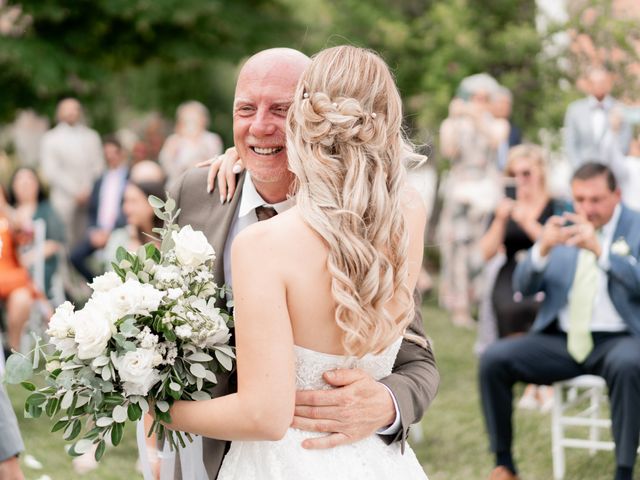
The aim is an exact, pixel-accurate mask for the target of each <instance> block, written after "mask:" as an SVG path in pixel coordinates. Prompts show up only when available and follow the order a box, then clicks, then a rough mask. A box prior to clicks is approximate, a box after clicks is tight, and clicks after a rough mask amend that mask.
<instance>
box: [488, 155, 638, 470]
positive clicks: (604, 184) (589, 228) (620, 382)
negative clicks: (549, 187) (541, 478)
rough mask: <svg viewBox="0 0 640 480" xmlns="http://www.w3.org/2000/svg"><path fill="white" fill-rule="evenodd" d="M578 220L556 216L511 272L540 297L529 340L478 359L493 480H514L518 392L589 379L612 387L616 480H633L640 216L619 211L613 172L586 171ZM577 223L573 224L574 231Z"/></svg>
mask: <svg viewBox="0 0 640 480" xmlns="http://www.w3.org/2000/svg"><path fill="white" fill-rule="evenodd" d="M571 188H572V192H573V199H574V206H575V209H576V213H575V214H565V215H564V216H563V217H558V216H554V217H551V218H550V219H549V220H548V221H547V223H546V224H545V226H544V229H543V233H542V235H541V237H540V239H539V240H538V241H537V242H536V243H535V244H534V246H533V247H532V248H531V249H530V251H529V253H528V255H527V256H526V258H525V259H524V260H523V261H522V262H521V263H520V264H519V265H518V266H517V268H516V271H515V273H514V290H516V291H520V292H522V293H523V294H524V295H532V294H535V293H536V292H539V291H543V292H544V293H545V299H544V302H543V303H542V306H541V308H540V311H539V312H538V316H537V318H536V320H535V322H534V324H533V326H532V328H531V331H530V332H529V334H528V335H524V336H521V337H517V338H507V339H503V340H500V341H498V342H496V343H494V344H493V345H492V346H491V347H489V348H488V349H487V350H486V351H485V353H484V355H483V356H482V358H481V360H480V389H481V395H482V407H483V411H484V417H485V421H486V424H487V430H488V432H489V438H490V443H491V450H492V451H493V452H494V453H495V455H496V468H495V470H494V471H493V472H492V476H491V477H490V479H492V480H498V479H500V480H513V479H516V478H518V477H517V476H516V468H515V465H514V462H513V458H512V456H511V443H512V428H511V415H512V401H513V392H512V387H513V385H514V384H515V383H516V382H518V381H521V382H526V383H534V384H539V385H548V384H551V383H553V382H556V381H559V380H565V379H568V378H572V377H576V376H578V375H583V374H593V375H599V376H601V377H603V378H604V379H605V381H606V382H607V386H608V387H609V396H610V399H611V414H612V430H613V438H614V440H615V444H616V465H617V468H616V474H615V479H616V480H631V479H632V477H633V467H634V464H635V459H636V452H637V449H638V438H639V436H640V410H639V409H638V405H640V314H639V312H640V262H639V260H640V213H638V212H635V211H633V210H631V209H629V208H627V207H625V206H624V205H622V204H621V203H620V190H619V189H618V188H617V186H616V180H615V177H614V175H613V173H612V171H611V169H609V168H608V167H606V166H605V165H602V164H598V163H586V164H584V165H583V166H581V167H580V168H578V170H576V172H575V173H574V176H573V180H572V182H571ZM568 222H571V223H568Z"/></svg>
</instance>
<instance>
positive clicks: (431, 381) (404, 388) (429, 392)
mask: <svg viewBox="0 0 640 480" xmlns="http://www.w3.org/2000/svg"><path fill="white" fill-rule="evenodd" d="M414 300H415V305H416V308H415V317H414V319H413V322H411V325H409V328H408V333H409V334H410V335H412V336H415V337H417V338H419V339H422V340H423V341H425V342H426V346H424V347H423V346H422V345H419V344H418V343H416V342H415V341H413V340H410V339H406V338H405V339H403V340H402V345H401V346H400V351H399V352H398V356H397V357H396V363H395V364H394V366H393V373H392V374H391V375H389V376H388V377H386V378H383V379H382V380H380V382H381V383H383V384H384V385H386V386H387V387H388V388H389V390H391V392H392V394H393V396H394V398H395V400H396V403H397V405H398V410H399V412H398V413H399V415H400V429H399V430H398V432H397V433H396V434H395V435H382V438H383V439H384V440H385V441H387V442H388V443H391V442H392V441H396V440H400V441H404V440H406V438H407V435H408V434H409V427H410V426H411V424H413V423H417V422H418V421H420V419H421V418H422V415H424V412H425V410H426V409H427V408H428V407H429V405H431V402H433V399H434V398H435V396H436V393H437V392H438V385H439V384H440V373H439V372H438V368H437V366H436V361H435V357H434V354H433V349H432V346H431V342H430V340H429V339H427V338H426V336H425V332H424V324H423V321H422V297H421V295H420V294H419V293H418V291H417V290H416V291H415V293H414Z"/></svg>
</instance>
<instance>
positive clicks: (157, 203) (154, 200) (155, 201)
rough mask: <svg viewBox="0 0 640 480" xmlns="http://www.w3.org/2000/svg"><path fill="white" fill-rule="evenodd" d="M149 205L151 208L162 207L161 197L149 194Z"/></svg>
mask: <svg viewBox="0 0 640 480" xmlns="http://www.w3.org/2000/svg"><path fill="white" fill-rule="evenodd" d="M149 205H151V206H152V207H153V208H164V202H163V201H162V199H160V198H158V197H156V196H155V195H149Z"/></svg>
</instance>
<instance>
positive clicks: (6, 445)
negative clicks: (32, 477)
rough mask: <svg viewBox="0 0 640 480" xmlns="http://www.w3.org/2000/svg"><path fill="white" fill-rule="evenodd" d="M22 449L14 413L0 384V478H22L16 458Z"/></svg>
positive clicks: (3, 479)
mask: <svg viewBox="0 0 640 480" xmlns="http://www.w3.org/2000/svg"><path fill="white" fill-rule="evenodd" d="M23 450H24V444H23V443H22V438H21V437H20V430H19V429H18V421H17V420H16V415H15V413H13V407H12V406H11V402H10V401H9V397H8V396H7V392H6V391H5V389H4V386H2V385H0V479H2V480H23V479H24V476H23V475H22V471H21V470H20V461H19V460H18V454H19V453H20V452H22V451H23Z"/></svg>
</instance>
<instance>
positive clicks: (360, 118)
mask: <svg viewBox="0 0 640 480" xmlns="http://www.w3.org/2000/svg"><path fill="white" fill-rule="evenodd" d="M287 152H288V157H289V168H290V170H291V171H292V172H293V174H294V175H295V176H296V187H295V188H296V203H297V206H298V208H299V210H300V212H301V214H302V216H303V218H304V219H305V221H306V222H307V223H308V225H310V226H311V228H313V229H314V230H315V231H317V232H318V233H319V234H320V235H321V236H322V238H323V239H324V240H325V241H326V243H327V245H328V248H329V253H328V261H327V263H328V270H329V273H330V274H331V276H332V283H331V290H332V294H333V298H334V300H335V302H336V312H335V318H336V322H337V324H338V326H339V327H340V328H341V329H342V330H343V331H344V347H345V350H346V351H347V352H348V353H349V354H352V355H358V356H362V355H364V354H365V353H367V352H375V353H378V352H380V351H381V350H382V349H384V348H385V347H387V346H388V345H389V344H390V343H392V342H393V340H395V339H396V338H398V337H399V336H401V335H403V334H404V331H405V329H406V327H407V325H408V324H409V323H410V322H411V320H412V318H413V315H414V304H413V297H412V294H411V292H410V291H409V288H408V287H407V275H408V267H407V263H408V262H407V258H408V244H409V239H408V235H407V229H406V227H405V222H404V216H403V214H402V211H403V209H402V207H401V202H400V198H401V196H402V189H403V188H404V185H405V168H404V165H403V161H404V160H405V159H407V158H408V157H410V156H412V155H413V148H412V147H411V145H410V144H409V142H408V141H406V139H405V137H404V135H403V131H402V102H401V99H400V94H399V92H398V89H397V87H396V85H395V82H394V80H393V77H392V75H391V72H390V71H389V68H388V67H387V65H386V64H385V62H384V61H383V60H382V59H381V58H380V57H379V56H378V55H377V54H376V53H374V52H371V51H369V50H365V49H362V48H356V47H351V46H340V47H334V48H329V49H327V50H323V51H322V52H320V53H318V54H317V55H315V56H314V57H313V61H312V63H311V65H310V66H309V67H308V68H307V70H306V71H305V73H304V74H303V75H302V78H301V79H300V82H299V83H298V87H297V90H296V93H295V96H294V100H293V104H292V105H291V108H290V109H289V114H288V118H287ZM394 295H398V296H397V297H396V298H397V299H398V300H399V301H400V304H401V305H402V311H401V313H400V314H399V315H398V316H397V317H392V316H391V315H389V313H388V312H387V311H386V310H385V306H387V303H388V302H389V300H391V299H392V298H393V297H394Z"/></svg>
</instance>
